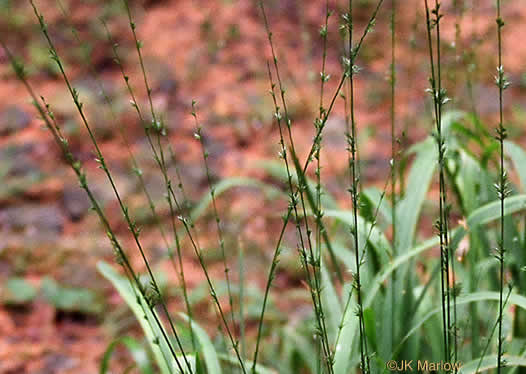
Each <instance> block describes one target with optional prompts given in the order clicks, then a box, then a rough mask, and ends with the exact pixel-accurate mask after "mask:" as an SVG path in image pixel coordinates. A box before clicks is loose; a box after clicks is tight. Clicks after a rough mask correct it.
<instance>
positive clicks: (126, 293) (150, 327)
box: [97, 261, 172, 374]
mask: <svg viewBox="0 0 526 374" xmlns="http://www.w3.org/2000/svg"><path fill="white" fill-rule="evenodd" d="M97 269H98V270H99V272H100V273H101V274H102V275H103V276H104V278H106V279H107V280H109V281H110V282H111V284H112V285H113V287H115V289H116V290H117V291H118V292H119V295H121V297H122V298H123V299H124V301H125V302H126V304H127V305H128V307H129V308H130V309H131V310H132V312H133V314H134V315H135V318H136V319H137V321H138V322H139V324H140V325H141V328H142V330H143V331H144V334H145V335H146V339H147V340H148V344H149V345H150V349H151V350H152V352H153V355H154V357H155V361H156V363H157V364H158V365H159V368H160V370H161V373H162V374H170V373H172V370H171V368H170V367H169V364H167V362H166V360H165V357H171V356H170V350H169V348H168V346H167V345H166V343H165V341H164V340H163V339H159V337H160V336H161V332H160V330H159V328H158V326H157V325H155V324H150V323H149V322H148V321H152V320H153V316H152V315H151V311H150V310H149V308H147V307H145V308H142V307H141V306H140V305H139V303H138V298H139V300H140V302H141V303H142V304H143V305H147V302H146V300H145V299H144V298H143V297H142V296H140V294H139V293H137V295H136V294H135V292H134V291H133V289H132V287H131V285H130V283H129V282H128V280H127V279H126V278H124V277H122V276H120V275H119V274H118V273H117V272H116V271H115V270H114V269H113V268H112V267H111V266H110V265H109V264H107V263H106V262H103V261H100V262H99V263H97ZM145 317H146V318H145ZM155 341H158V342H159V344H155Z"/></svg>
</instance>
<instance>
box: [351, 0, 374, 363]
mask: <svg viewBox="0 0 526 374" xmlns="http://www.w3.org/2000/svg"><path fill="white" fill-rule="evenodd" d="M344 20H345V22H346V25H345V26H346V27H347V30H348V34H349V35H348V37H349V55H348V59H349V61H348V66H347V67H346V68H347V69H348V74H349V80H348V84H349V98H348V100H349V111H350V120H351V124H350V125H351V132H350V133H349V132H347V133H346V137H347V152H348V164H349V178H350V182H349V183H350V188H349V193H350V195H351V201H352V215H353V225H352V227H351V236H352V239H353V245H354V251H355V260H356V272H355V273H354V274H353V278H354V279H353V287H354V288H355V290H356V297H357V304H358V310H357V313H356V314H357V315H358V323H359V336H360V366H361V370H362V372H364V373H370V372H371V368H370V363H369V352H368V347H367V334H366V331H365V320H364V316H363V301H362V282H361V279H360V274H361V271H360V270H361V267H362V264H363V261H364V259H365V251H364V253H363V256H361V254H360V245H359V240H358V209H359V208H358V205H359V189H360V187H359V174H358V172H357V166H358V162H357V144H356V139H357V131H356V113H355V110H354V89H355V87H354V75H355V74H356V73H357V72H358V71H359V69H358V67H357V65H355V62H356V61H355V57H356V56H353V54H352V51H353V48H354V44H353V29H354V25H353V0H349V9H348V13H347V14H346V15H344ZM367 27H368V28H369V27H372V26H369V25H367ZM364 249H365V248H364Z"/></svg>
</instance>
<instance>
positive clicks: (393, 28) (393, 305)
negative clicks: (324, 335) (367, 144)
mask: <svg viewBox="0 0 526 374" xmlns="http://www.w3.org/2000/svg"><path fill="white" fill-rule="evenodd" d="M396 4H397V1H396V0H391V66H390V67H391V69H390V70H391V71H390V73H391V74H390V85H391V222H392V223H391V231H392V246H393V258H396V256H397V255H398V243H397V242H396V241H397V236H396V231H397V229H398V228H397V222H396V219H397V218H396V208H397V196H396V173H397V154H396V142H397V139H396V110H395V109H396V102H395V100H396ZM395 282H396V272H395V271H393V274H392V276H391V310H392V311H393V313H394V311H395V310H396V287H395ZM395 329H396V324H395V318H394V317H391V348H392V347H394V342H395V338H396V334H395Z"/></svg>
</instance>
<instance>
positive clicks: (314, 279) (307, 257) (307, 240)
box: [259, 2, 333, 373]
mask: <svg viewBox="0 0 526 374" xmlns="http://www.w3.org/2000/svg"><path fill="white" fill-rule="evenodd" d="M259 4H260V9H261V13H262V15H263V20H264V23H265V29H266V31H267V36H268V41H269V44H270V47H271V51H272V58H273V62H274V64H273V65H274V70H275V71H276V79H277V85H276V84H274V83H273V80H272V81H271V86H272V90H274V89H275V88H278V90H279V98H280V99H281V104H282V105H283V115H282V114H281V112H280V109H279V107H278V106H277V101H276V102H275V106H276V113H279V114H278V115H277V117H278V120H279V121H278V126H279V127H280V128H281V125H280V124H281V120H282V119H283V121H284V127H285V129H286V132H287V135H288V139H289V144H290V152H291V157H292V161H293V164H294V167H295V170H296V174H297V177H298V189H297V193H296V192H295V188H294V186H293V182H292V174H291V171H290V166H287V174H288V182H289V189H290V197H291V202H292V207H293V212H294V217H295V221H296V231H297V235H298V250H299V254H300V258H301V261H302V264H303V267H304V268H305V274H306V277H307V285H308V287H309V291H310V293H311V298H312V303H313V308H314V314H315V318H316V324H317V329H316V330H317V331H316V333H317V335H318V337H319V338H320V340H321V344H322V351H323V355H324V361H325V365H326V367H327V370H328V372H329V373H332V372H333V368H332V366H333V365H332V356H333V354H332V352H331V347H330V343H329V338H328V333H327V327H326V321H325V317H324V312H323V303H322V300H321V293H322V287H321V271H320V267H321V263H320V262H318V261H317V258H316V256H315V254H314V250H313V244H312V238H311V234H312V231H311V229H310V227H309V221H308V214H307V208H306V203H305V192H307V191H308V190H309V186H308V183H307V181H306V177H305V172H302V171H301V166H300V165H299V161H298V158H297V156H296V155H297V153H296V149H295V146H294V138H293V136H292V128H291V127H292V121H291V119H290V116H289V111H288V108H287V102H286V99H285V88H284V86H283V83H282V80H281V76H280V73H279V66H278V59H277V55H276V53H275V49H274V43H273V40H272V33H271V32H270V26H269V22H268V19H267V15H266V12H265V7H264V6H263V2H260V3H259ZM269 79H272V75H271V74H270V75H269ZM272 96H273V98H275V97H276V96H277V95H276V94H275V93H273V95H272ZM280 137H283V133H280ZM282 141H283V145H284V140H282ZM320 142H321V134H320V136H319V137H318V139H317V141H316V143H315V144H313V147H316V148H318V147H319V143H320ZM314 154H315V150H314V152H313V153H312V154H311V155H314ZM282 157H283V159H284V161H285V162H286V165H288V164H289V160H288V157H287V152H286V148H285V152H284V153H283V156H282ZM307 195H309V196H310V198H311V199H312V195H311V194H310V191H308V192H307ZM297 199H299V202H300V209H301V213H300V212H298V204H297ZM307 199H309V197H308V198H307ZM309 201H310V202H312V204H311V208H312V209H313V210H314V211H315V215H316V214H319V213H318V212H317V205H316V203H315V201H314V200H310V199H309ZM302 217H303V224H304V226H305V233H304V232H303V229H302V225H301V221H302ZM320 223H321V220H318V224H320Z"/></svg>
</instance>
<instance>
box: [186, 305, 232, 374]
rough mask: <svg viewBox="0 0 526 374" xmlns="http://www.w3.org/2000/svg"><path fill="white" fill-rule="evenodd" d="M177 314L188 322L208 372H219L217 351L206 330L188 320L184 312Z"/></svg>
mask: <svg viewBox="0 0 526 374" xmlns="http://www.w3.org/2000/svg"><path fill="white" fill-rule="evenodd" d="M179 316H181V318H182V319H184V320H185V321H186V322H190V325H191V327H192V330H193V331H194V334H195V337H196V338H197V342H198V343H199V345H200V348H201V350H202V353H203V357H204V360H205V364H206V368H207V370H208V373H210V374H212V373H213V374H221V373H222V371H221V365H219V358H218V356H217V352H216V350H215V348H214V345H213V344H212V341H211V340H210V338H209V337H208V334H207V333H206V331H205V330H204V329H203V328H202V327H201V326H199V325H198V324H197V322H195V321H190V318H189V317H188V316H187V315H186V314H184V313H179Z"/></svg>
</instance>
